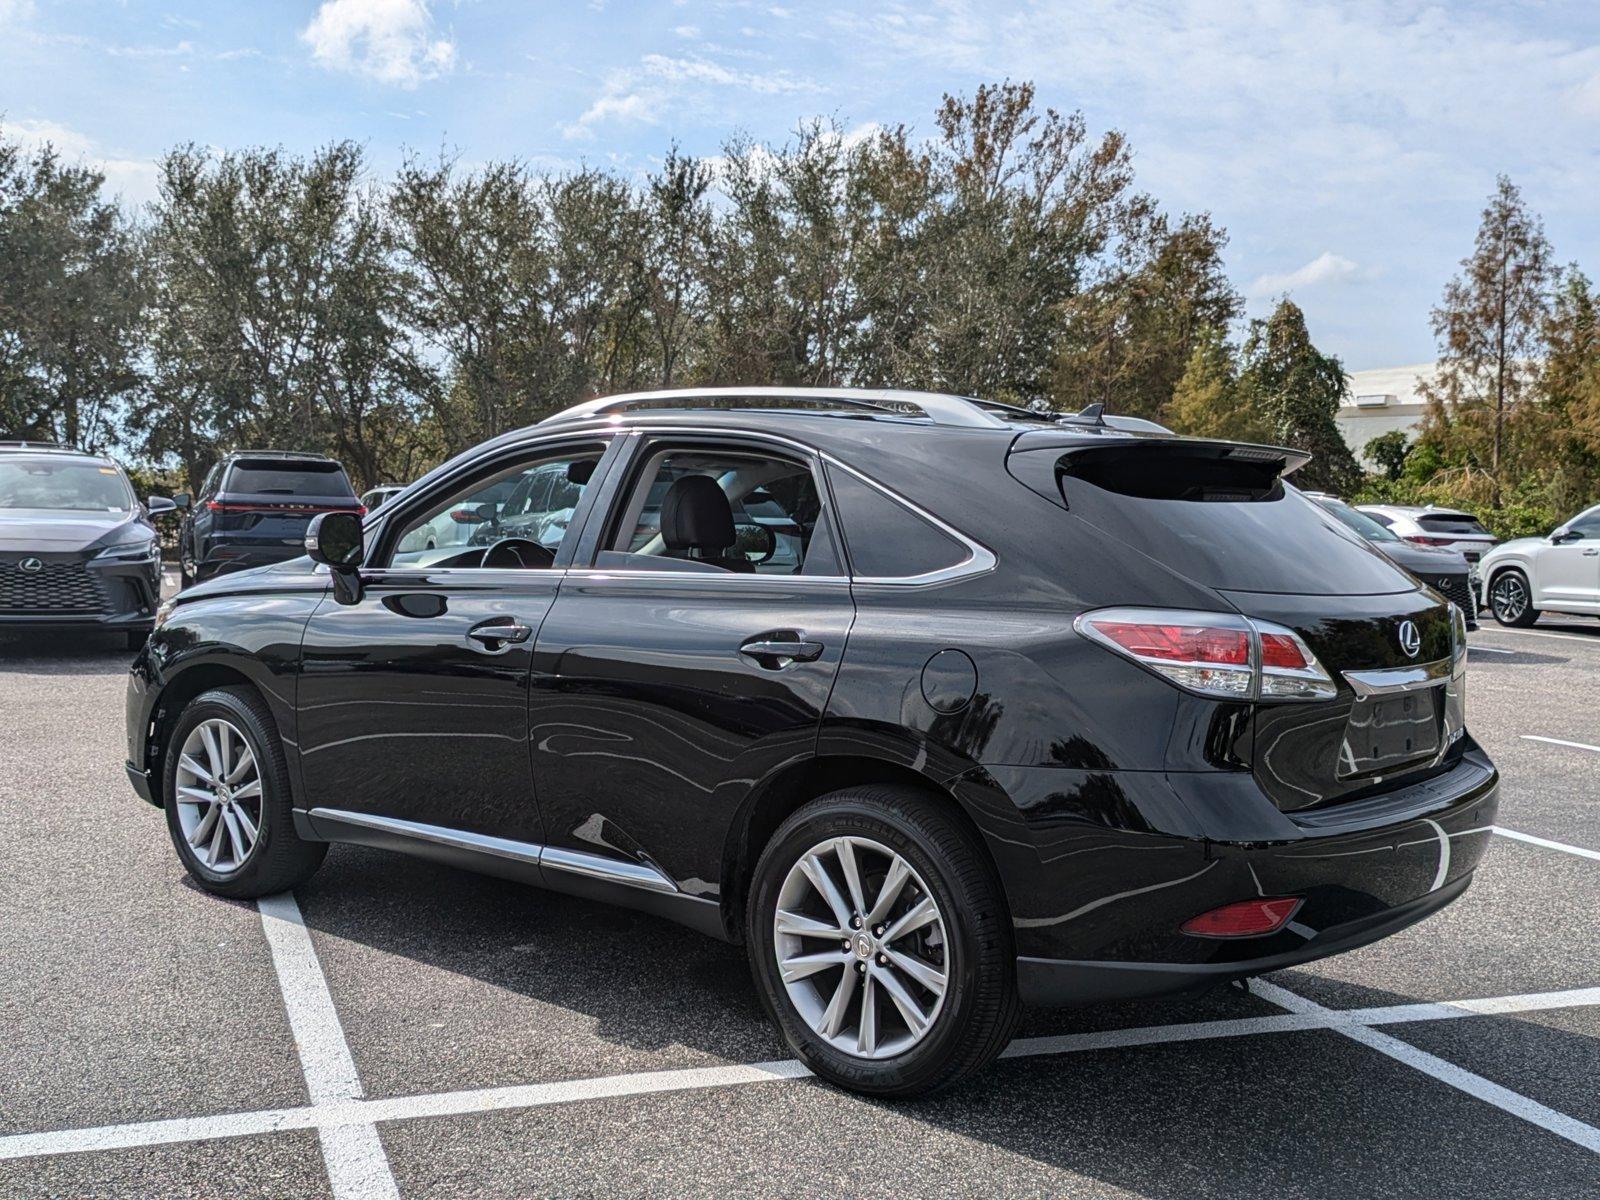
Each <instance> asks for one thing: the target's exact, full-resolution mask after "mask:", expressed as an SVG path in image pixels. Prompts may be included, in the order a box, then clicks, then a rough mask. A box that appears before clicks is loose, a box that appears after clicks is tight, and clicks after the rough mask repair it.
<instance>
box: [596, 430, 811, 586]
mask: <svg viewBox="0 0 1600 1200" xmlns="http://www.w3.org/2000/svg"><path fill="white" fill-rule="evenodd" d="M595 565H596V566H598V567H601V568H603V569H605V570H608V571H630V570H631V571H691V572H697V571H698V572H734V573H738V574H756V575H802V574H804V575H838V574H842V572H841V571H840V570H839V567H838V555H837V552H836V551H835V549H834V546H833V539H832V537H831V536H830V535H829V533H828V527H827V520H826V516H825V514H824V512H823V508H822V502H821V498H820V496H819V493H818V489H817V482H816V477H815V476H814V475H813V474H812V471H811V468H810V467H809V466H808V465H807V464H806V463H804V462H801V461H798V460H796V459H791V458H787V457H780V456H777V455H773V454H768V453H766V452H764V451H761V450H754V449H752V450H749V451H745V450H731V449H726V448H721V447H704V448H692V447H680V448H673V449H663V450H658V451H656V452H655V453H653V454H650V455H649V456H648V457H647V458H646V459H645V463H644V467H643V469H642V470H641V472H640V473H639V476H638V478H637V479H636V480H635V482H634V485H633V487H632V489H631V490H630V491H629V493H628V495H627V498H626V500H625V501H624V502H623V503H622V506H621V507H620V509H619V510H618V512H617V517H616V522H615V524H614V526H613V528H612V530H611V534H610V536H609V538H608V539H607V541H606V543H605V548H604V549H602V551H601V553H600V556H599V559H598V560H597V562H596V564H595Z"/></svg>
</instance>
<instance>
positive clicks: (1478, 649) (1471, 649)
mask: <svg viewBox="0 0 1600 1200" xmlns="http://www.w3.org/2000/svg"><path fill="white" fill-rule="evenodd" d="M1467 653H1469V654H1516V653H1518V651H1516V650H1499V649H1496V648H1495V647H1494V646H1474V645H1472V644H1471V643H1468V645H1467Z"/></svg>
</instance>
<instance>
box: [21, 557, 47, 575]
mask: <svg viewBox="0 0 1600 1200" xmlns="http://www.w3.org/2000/svg"><path fill="white" fill-rule="evenodd" d="M17 570H19V571H24V572H26V573H27V574H29V575H37V574H38V573H39V572H40V571H42V570H44V564H43V563H42V562H40V561H39V560H38V559H37V558H25V559H23V560H22V561H21V562H19V563H18V564H17Z"/></svg>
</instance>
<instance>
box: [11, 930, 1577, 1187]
mask: <svg viewBox="0 0 1600 1200" xmlns="http://www.w3.org/2000/svg"><path fill="white" fill-rule="evenodd" d="M302 929H303V926H302ZM1251 987H1252V989H1253V990H1255V991H1257V992H1259V993H1261V994H1263V995H1264V996H1265V998H1267V999H1269V1000H1273V1002H1274V1003H1281V1001H1279V1000H1278V999H1276V997H1277V996H1278V995H1279V994H1281V995H1282V996H1284V997H1291V996H1293V994H1292V993H1290V992H1286V991H1284V990H1283V989H1281V988H1278V987H1276V986H1275V985H1272V984H1268V983H1264V982H1262V981H1260V980H1256V981H1255V982H1253V983H1252V984H1251ZM324 990H326V986H325V985H324ZM1269 993H1270V994H1269ZM1293 999H1294V1002H1295V1003H1296V1004H1300V1005H1311V1001H1309V1000H1302V999H1301V998H1300V997H1293ZM1597 1005H1600V987H1591V988H1576V989H1569V990H1566V991H1559V992H1531V993H1526V994H1523V995H1514V996H1491V997H1486V998H1481V999H1468V1000H1446V1001H1432V1002H1422V1003H1417V1004H1396V1005H1387V1006H1384V1007H1379V1008H1364V1009H1351V1010H1337V1009H1328V1008H1323V1007H1322V1006H1320V1005H1312V1006H1311V1007H1309V1008H1306V1007H1302V1008H1300V1009H1298V1010H1291V1011H1288V1012H1283V1013H1273V1014H1269V1015H1266V1016H1258V1017H1238V1018H1233V1019H1228V1020H1220V1021H1195V1022H1188V1023H1185V1024H1179V1025H1147V1026H1138V1027H1135V1028H1131V1029H1108V1030H1097V1031H1095V1032H1092V1033H1069V1034H1061V1035H1058V1036H1055V1037H1038V1038H1022V1039H1019V1040H1018V1041H1015V1042H1013V1043H1012V1044H1011V1045H1010V1046H1008V1047H1007V1048H1006V1051H1005V1054H1004V1056H1003V1057H1006V1058H1033V1057H1040V1056H1045V1055H1052V1054H1069V1053H1082V1052H1087V1051H1093V1050H1108V1049H1120V1048H1125V1047H1134V1046H1155V1045H1163V1044H1171V1043H1177V1042H1192V1041H1205V1040H1212V1039H1218V1038H1234V1037H1250V1036H1253V1035H1256V1034H1265V1033H1289V1032H1295V1031H1298V1030H1307V1029H1333V1030H1336V1031H1338V1032H1341V1033H1345V1034H1347V1035H1349V1036H1355V1035H1354V1034H1353V1033H1352V1032H1351V1031H1352V1030H1357V1031H1366V1032H1371V1031H1370V1030H1369V1029H1368V1027H1369V1026H1372V1025H1397V1024H1402V1023H1418V1022H1424V1021H1443V1020H1454V1019H1460V1018H1465V1017H1475V1016H1504V1015H1507V1014H1510V1013H1522V1012H1546V1011H1550V1010H1553V1009H1562V1008H1586V1007H1590V1006H1597ZM1282 1007H1285V1008H1288V1007H1289V1005H1288V1004H1282ZM1378 1036H1383V1035H1378ZM1357 1040H1358V1041H1359V1040H1361V1039H1360V1038H1357ZM1388 1040H1390V1041H1393V1040H1394V1039H1388ZM1397 1045H1402V1046H1404V1045H1405V1043H1397ZM1407 1049H1409V1047H1407ZM1417 1053H1418V1054H1421V1053H1422V1052H1421V1051H1417ZM1428 1057H1432V1056H1428ZM1413 1065H1415V1064H1413ZM1445 1065H1446V1066H1448V1065H1449V1064H1445ZM810 1074H811V1072H810V1071H809V1070H808V1069H807V1068H806V1066H805V1065H804V1064H803V1063H800V1062H797V1061H795V1060H793V1059H788V1060H784V1061H781V1062H765V1063H748V1064H742V1065H732V1066H722V1067H690V1068H684V1069H680V1070H670V1071H645V1072H640V1073H637V1074H631V1075H608V1076H601V1077H599V1078H592V1079H573V1080H564V1081H561V1082H556V1083H536V1084H525V1085H513V1086H510V1087H498V1088H479V1089H474V1090H468V1091H456V1092H435V1093H431V1094H424V1095H415V1096H396V1097H392V1098H389V1099H382V1100H364V1099H359V1098H349V1099H339V1100H330V1101H326V1102H322V1103H315V1104H310V1105H303V1106H301V1107H298V1108H278V1109H267V1110H264V1111H261V1112H251V1113H228V1114H224V1115H221V1116H215V1117H178V1118H174V1119H171V1120H165V1121H141V1122H137V1123H134V1124H128V1125H103V1126H98V1127H94V1128H88V1129H64V1130H57V1131H53V1132H46V1133H20V1134H11V1135H9V1136H6V1137H0V1159H13V1158H37V1157H43V1156H48V1155H57V1154H80V1153H84V1152H87V1151H95V1150H126V1149H132V1148H135V1147H140V1146H159V1145H170V1144H173V1143H177V1142H199V1141H210V1140H213V1139H217V1138H229V1137H246V1136H249V1135H252V1134H265V1133H277V1132H282V1131H286V1130H292V1129H317V1130H319V1131H321V1133H322V1136H323V1139H324V1140H323V1145H324V1148H325V1150H324V1152H325V1153H326V1147H327V1145H328V1144H329V1142H328V1134H329V1133H330V1132H332V1133H334V1134H335V1137H334V1142H335V1144H336V1145H337V1144H338V1142H339V1139H340V1138H341V1137H342V1136H343V1134H341V1133H340V1132H339V1131H343V1130H350V1129H357V1130H369V1131H370V1130H374V1128H375V1126H376V1125H377V1124H379V1123H381V1122H384V1121H407V1120H415V1119H417V1118H422V1117H449V1116H459V1115H462V1114H468V1113H486V1112H496V1111H503V1110H506V1109H525V1108H540V1107H544V1106H547V1105H553V1104H572V1103H577V1102H580V1101H584V1100H598V1099H603V1098H609V1097H618V1096H642V1095H652V1094H657V1093H661V1092H675V1091H688V1090H694V1089H701V1088H723V1087H735V1086H741V1085H744V1084H752V1083H775V1082H780V1081H783V1080H793V1079H803V1078H806V1077H807V1076H809V1075H810ZM1473 1078H1476V1077H1475V1076H1474V1077H1473ZM1484 1082H1485V1083H1486V1084H1487V1082H1488V1081H1487V1080H1485V1081H1484ZM1489 1086H1494V1085H1489ZM1510 1094H1511V1093H1508V1095H1510ZM1527 1103H1528V1104H1533V1101H1528V1102H1527ZM1530 1111H1532V1110H1530ZM1518 1115H1522V1114H1520V1113H1519V1114H1518ZM1556 1116H1560V1114H1556ZM1565 1119H1566V1120H1570V1119H1571V1118H1565ZM1583 1128H1584V1129H1587V1128H1588V1126H1584V1127H1583ZM1591 1132H1592V1131H1591ZM366 1136H367V1135H366V1134H365V1133H363V1134H361V1137H363V1138H364V1137H366ZM371 1137H372V1143H371V1144H372V1146H374V1147H375V1148H376V1149H377V1150H378V1152H379V1153H380V1154H381V1152H382V1147H381V1145H380V1144H378V1142H377V1137H376V1133H375V1132H374V1133H372V1135H371ZM332 1172H333V1167H332V1164H330V1177H331V1176H332ZM383 1172H384V1174H383V1179H382V1180H380V1181H378V1185H379V1186H386V1187H388V1188H390V1189H393V1188H394V1180H393V1177H392V1176H390V1175H389V1174H388V1166H387V1161H386V1160H384V1167H383ZM342 1178H344V1179H346V1180H349V1179H350V1178H352V1176H350V1175H346V1176H343V1177H342ZM354 1178H357V1179H359V1176H356V1177H354ZM335 1194H336V1195H359V1194H360V1193H356V1192H350V1193H339V1192H336V1193H335ZM369 1194H382V1193H369ZM388 1194H390V1195H393V1194H394V1192H393V1191H392V1190H391V1191H390V1192H389V1193H388Z"/></svg>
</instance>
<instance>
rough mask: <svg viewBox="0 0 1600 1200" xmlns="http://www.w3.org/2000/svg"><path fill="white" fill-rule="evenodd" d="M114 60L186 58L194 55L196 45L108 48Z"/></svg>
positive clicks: (180, 43) (107, 50)
mask: <svg viewBox="0 0 1600 1200" xmlns="http://www.w3.org/2000/svg"><path fill="white" fill-rule="evenodd" d="M106 53H107V54H109V55H111V57H112V58H184V57H187V56H188V55H190V54H193V53H194V43H193V42H190V41H182V42H178V43H176V44H175V45H171V46H107V47H106Z"/></svg>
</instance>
